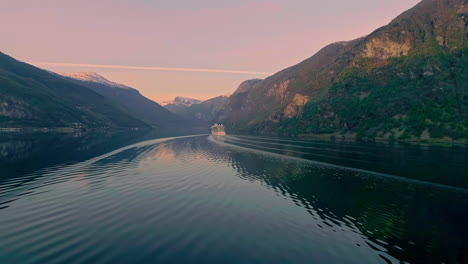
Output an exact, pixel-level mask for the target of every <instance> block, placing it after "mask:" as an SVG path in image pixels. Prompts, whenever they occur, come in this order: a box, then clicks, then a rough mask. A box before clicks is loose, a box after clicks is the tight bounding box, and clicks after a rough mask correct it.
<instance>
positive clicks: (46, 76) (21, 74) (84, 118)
mask: <svg viewBox="0 0 468 264" xmlns="http://www.w3.org/2000/svg"><path fill="white" fill-rule="evenodd" d="M76 125H79V126H86V127H100V128H102V127H111V128H147V127H149V125H148V124H146V123H145V122H143V121H141V120H139V119H137V118H135V117H133V116H131V115H130V114H129V113H127V112H126V111H125V110H124V109H122V108H121V107H119V106H118V105H116V104H114V103H112V102H111V101H110V100H108V99H107V98H105V97H104V96H102V95H100V94H98V93H96V92H94V91H92V90H91V89H89V88H87V87H84V86H82V85H79V84H76V83H74V82H71V81H68V80H65V79H64V78H63V77H61V76H59V75H56V74H53V73H50V72H47V71H44V70H41V69H39V68H36V67H34V66H32V65H29V64H26V63H23V62H20V61H17V60H15V59H13V58H12V57H10V56H7V55H5V54H4V53H0V127H21V128H24V127H28V128H37V127H48V128H51V127H74V126H76Z"/></svg>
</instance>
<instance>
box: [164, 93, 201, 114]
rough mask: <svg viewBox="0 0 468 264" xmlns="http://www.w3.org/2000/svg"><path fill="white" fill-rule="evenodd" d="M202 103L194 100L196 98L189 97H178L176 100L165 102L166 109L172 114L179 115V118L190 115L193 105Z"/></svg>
mask: <svg viewBox="0 0 468 264" xmlns="http://www.w3.org/2000/svg"><path fill="white" fill-rule="evenodd" d="M201 102H202V101H200V100H197V99H194V98H189V97H181V96H178V97H176V98H174V100H172V101H169V102H165V104H164V108H166V109H167V110H169V111H171V112H172V113H174V114H176V115H178V116H182V117H184V116H186V115H187V113H188V110H189V109H190V107H191V106H192V105H196V104H199V103H201Z"/></svg>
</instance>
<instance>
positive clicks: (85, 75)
mask: <svg viewBox="0 0 468 264" xmlns="http://www.w3.org/2000/svg"><path fill="white" fill-rule="evenodd" d="M59 74H60V75H62V76H65V77H69V78H73V79H76V80H80V81H85V82H95V83H102V84H105V85H108V86H111V87H115V88H122V89H133V88H131V87H128V86H126V85H123V84H120V83H116V82H112V81H109V80H107V79H106V78H104V77H102V76H101V75H99V74H97V73H95V72H75V73H70V74H67V73H59Z"/></svg>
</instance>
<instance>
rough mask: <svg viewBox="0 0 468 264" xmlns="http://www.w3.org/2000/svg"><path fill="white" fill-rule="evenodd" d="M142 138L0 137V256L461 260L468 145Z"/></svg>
mask: <svg viewBox="0 0 468 264" xmlns="http://www.w3.org/2000/svg"><path fill="white" fill-rule="evenodd" d="M148 138H151V137H150V136H148V135H142V134H133V133H124V134H122V135H114V134H105V135H100V136H96V135H95V136H90V135H21V136H20V135H18V136H11V135H10V136H5V135H2V136H1V137H0V263H468V224H467V223H468V179H467V178H468V151H467V150H466V149H465V148H457V147H451V148H443V147H427V146H405V145H398V144H391V145H385V144H375V143H374V144H370V143H368V144H364V143H360V144H357V143H354V144H351V143H332V142H313V141H301V140H291V139H275V138H261V137H246V136H227V137H223V138H216V137H213V136H208V135H202V136H189V137H177V138H160V139H153V140H149V141H148V140H147V141H143V142H141V140H144V139H148ZM137 142H139V143H137Z"/></svg>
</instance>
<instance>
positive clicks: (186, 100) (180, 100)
mask: <svg viewBox="0 0 468 264" xmlns="http://www.w3.org/2000/svg"><path fill="white" fill-rule="evenodd" d="M201 102H202V101H200V100H197V99H194V98H190V97H182V96H177V97H176V98H174V100H172V101H166V102H164V103H163V105H164V106H167V105H180V106H192V105H194V104H199V103H201Z"/></svg>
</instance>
